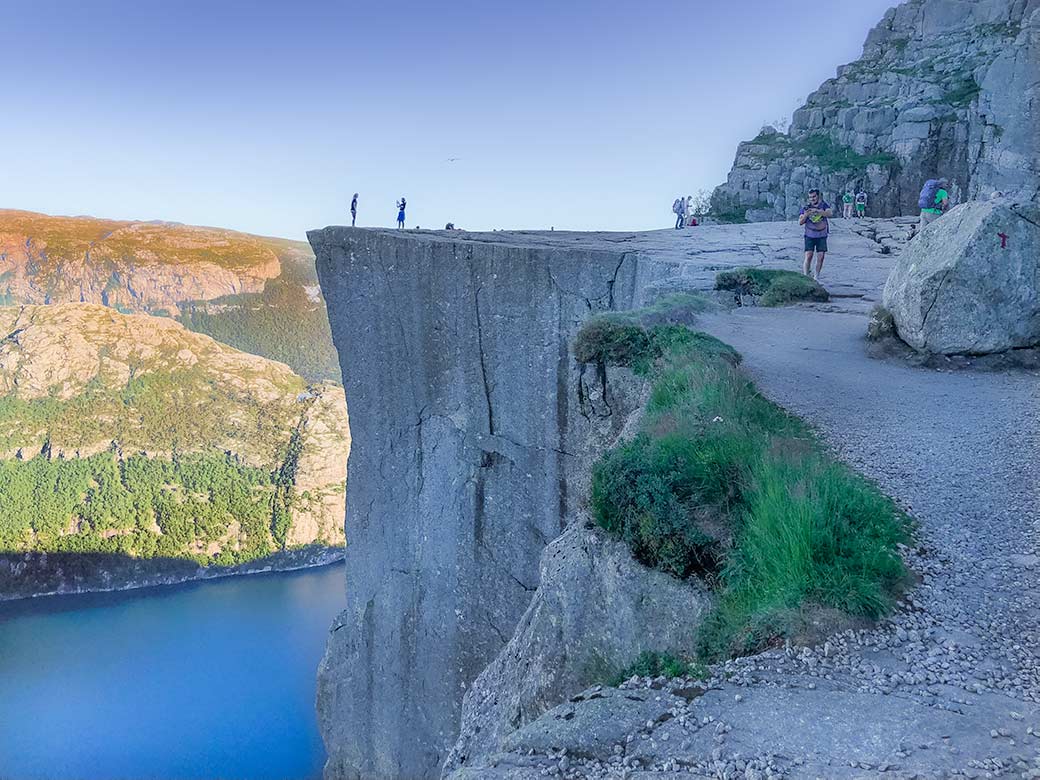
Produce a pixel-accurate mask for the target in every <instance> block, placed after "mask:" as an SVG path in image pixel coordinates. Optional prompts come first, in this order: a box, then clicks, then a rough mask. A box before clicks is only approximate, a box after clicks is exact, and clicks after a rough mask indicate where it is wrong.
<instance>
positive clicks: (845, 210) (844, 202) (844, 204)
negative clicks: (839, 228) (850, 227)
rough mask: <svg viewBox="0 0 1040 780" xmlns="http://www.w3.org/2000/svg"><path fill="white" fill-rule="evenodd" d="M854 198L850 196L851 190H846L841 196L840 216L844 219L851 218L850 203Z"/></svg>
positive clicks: (851, 203)
mask: <svg viewBox="0 0 1040 780" xmlns="http://www.w3.org/2000/svg"><path fill="white" fill-rule="evenodd" d="M854 200H855V198H853V197H852V190H849V191H847V192H846V193H845V194H844V195H842V196H841V216H842V217H843V218H844V219H852V205H853V201H854Z"/></svg>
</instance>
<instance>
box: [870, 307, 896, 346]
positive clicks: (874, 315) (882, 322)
mask: <svg viewBox="0 0 1040 780" xmlns="http://www.w3.org/2000/svg"><path fill="white" fill-rule="evenodd" d="M895 335H896V321H895V319H893V317H892V312H890V311H889V310H888V309H886V308H885V307H884V306H881V305H878V306H875V307H874V308H873V309H872V310H871V312H870V321H869V322H868V323H867V339H868V340H870V341H881V339H884V338H888V337H889V336H895Z"/></svg>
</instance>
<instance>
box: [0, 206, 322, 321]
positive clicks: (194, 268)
mask: <svg viewBox="0 0 1040 780" xmlns="http://www.w3.org/2000/svg"><path fill="white" fill-rule="evenodd" d="M301 249H303V248H302V247H301V245H299V244H296V245H295V246H294V245H293V243H291V242H285V241H280V240H278V239H264V238H260V237H258V236H250V235H246V234H244V233H235V232H233V231H230V230H221V229H218V228H201V227H192V226H190V225H179V224H174V223H168V222H130V221H125V220H118V221H117V220H105V219H95V218H93V217H52V216H48V215H45V214H34V213H32V212H28V211H10V210H0V295H2V296H3V301H4V303H6V304H8V305H10V304H22V303H32V304H43V303H99V304H103V305H105V306H111V307H113V308H117V309H120V310H121V311H124V312H156V311H159V310H165V311H168V312H176V311H177V304H178V303H180V302H183V301H192V300H209V299H213V298H218V297H220V296H223V295H233V294H237V293H256V292H260V291H262V290H263V288H264V283H265V282H266V281H267V280H268V279H273V278H275V277H277V276H278V275H279V273H281V262H280V259H279V256H280V255H281V254H286V253H288V254H290V255H294V254H298V253H299V252H300V250H301ZM304 251H305V249H304Z"/></svg>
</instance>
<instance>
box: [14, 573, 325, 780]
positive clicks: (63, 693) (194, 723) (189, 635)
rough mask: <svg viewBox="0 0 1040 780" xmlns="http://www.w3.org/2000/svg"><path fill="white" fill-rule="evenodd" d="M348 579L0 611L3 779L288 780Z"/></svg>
mask: <svg viewBox="0 0 1040 780" xmlns="http://www.w3.org/2000/svg"><path fill="white" fill-rule="evenodd" d="M343 575H344V573H343V565H342V564H338V565H333V566H326V567H323V568H320V569H311V570H307V571H301V572H290V573H284V574H263V575H254V576H248V577H232V578H230V579H224V580H214V581H212V582H205V583H195V584H190V585H183V586H173V587H168V588H149V589H146V590H139V591H129V592H126V593H118V594H109V593H99V594H87V595H79V596H55V597H48V598H42V599H31V600H27V601H20V602H12V603H9V604H2V603H0V778H3V780H37V779H39V780H52V779H58V778H60V780H79V779H81V778H82V780H124V779H126V780H130V779H131V778H132V779H133V780H151V779H152V778H154V779H155V780H216V779H217V778H223V779H224V780H232V779H234V780H237V779H238V778H241V779H242V780H267V779H268V778H270V780H296V779H298V778H316V777H320V774H321V767H322V764H323V762H324V760H325V756H324V749H323V748H322V744H321V739H320V737H319V736H318V730H317V723H316V720H315V714H314V686H315V671H316V669H317V666H318V661H319V660H320V658H321V653H322V649H323V647H324V644H325V637H326V634H327V632H328V627H329V624H330V622H331V620H332V618H333V616H334V615H335V614H336V613H337V612H338V611H339V610H340V609H342V602H343V600H344V595H343V593H344V588H343Z"/></svg>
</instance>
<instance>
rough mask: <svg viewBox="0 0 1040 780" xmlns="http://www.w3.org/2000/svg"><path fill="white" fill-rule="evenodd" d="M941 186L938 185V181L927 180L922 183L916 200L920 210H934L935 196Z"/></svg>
mask: <svg viewBox="0 0 1040 780" xmlns="http://www.w3.org/2000/svg"><path fill="white" fill-rule="evenodd" d="M941 189H942V186H941V185H940V184H939V180H938V179H929V180H928V181H926V182H925V183H924V187H923V188H921V194H920V196H919V197H918V198H917V205H918V207H919V208H922V209H934V208H935V196H936V195H937V194H938V192H939V190H941Z"/></svg>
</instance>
